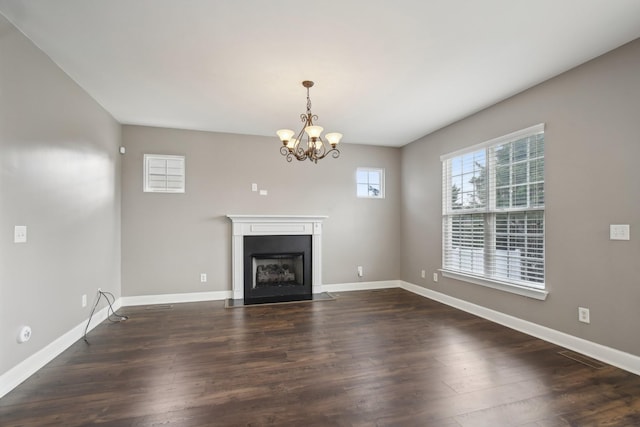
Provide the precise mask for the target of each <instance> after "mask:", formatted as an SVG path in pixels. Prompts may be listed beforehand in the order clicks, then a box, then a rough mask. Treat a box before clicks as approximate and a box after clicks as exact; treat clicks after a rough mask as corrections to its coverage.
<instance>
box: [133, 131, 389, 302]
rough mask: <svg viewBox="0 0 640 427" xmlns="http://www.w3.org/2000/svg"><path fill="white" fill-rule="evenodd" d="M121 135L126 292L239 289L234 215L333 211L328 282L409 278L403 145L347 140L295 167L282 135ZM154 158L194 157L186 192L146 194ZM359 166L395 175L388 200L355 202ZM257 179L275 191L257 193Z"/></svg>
mask: <svg viewBox="0 0 640 427" xmlns="http://www.w3.org/2000/svg"><path fill="white" fill-rule="evenodd" d="M122 135H123V142H124V145H125V146H126V149H127V154H126V155H125V156H124V161H123V170H122V179H123V182H122V286H123V295H125V296H138V295H157V294H173V293H184V292H209V291H226V290H230V289H231V223H230V221H229V219H228V218H227V217H226V215H227V214H301V215H315V214H319V215H328V216H329V218H328V219H327V220H326V221H325V223H324V228H323V248H322V249H323V253H322V257H323V271H322V275H323V283H325V284H331V283H349V282H357V281H359V280H362V281H377V280H394V279H397V278H398V277H399V276H400V257H399V253H400V236H399V234H400V225H399V219H400V149H397V148H385V147H373V146H365V145H354V144H346V145H343V146H342V150H341V151H342V154H341V156H340V158H339V159H338V160H335V159H332V158H327V159H324V160H321V161H320V162H319V163H318V164H312V163H310V162H309V161H305V162H298V161H295V160H294V162H292V163H287V161H286V160H285V158H284V157H282V156H281V155H280V152H279V149H280V145H281V143H280V142H279V140H278V139H277V137H276V136H275V135H274V136H273V137H259V136H248V135H233V134H222V133H212V132H198V131H187V130H172V129H162V128H152V127H141V126H124V127H123V134H122ZM145 153H148V154H179V155H185V156H186V193H185V194H158V193H143V191H142V176H143V155H144V154H145ZM358 166H369V167H383V168H385V169H386V188H387V191H386V194H387V197H386V198H385V199H382V200H379V199H378V200H372V199H358V198H357V197H356V195H355V194H356V185H355V172H356V168H357V167H358ZM252 183H257V184H258V187H259V188H260V189H265V190H267V191H268V195H267V196H260V195H259V194H258V193H256V192H252V191H251V184H252ZM358 265H362V266H363V267H364V272H365V274H364V277H363V278H362V279H358V277H357V275H356V268H357V266H358ZM200 273H207V275H208V282H207V283H200Z"/></svg>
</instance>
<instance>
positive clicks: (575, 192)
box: [402, 40, 640, 355]
mask: <svg viewBox="0 0 640 427" xmlns="http://www.w3.org/2000/svg"><path fill="white" fill-rule="evenodd" d="M540 122H544V123H546V133H545V141H546V178H545V179H546V266H547V272H546V283H547V289H548V290H549V292H550V295H549V297H548V299H547V300H546V301H537V300H533V299H528V298H525V297H521V296H516V295H512V294H508V293H504V292H500V291H496V290H492V289H488V288H484V287H481V286H477V285H472V284H468V283H464V282H460V281H457V280H453V279H446V278H441V279H440V281H439V282H438V283H434V282H432V280H431V273H432V272H435V271H436V270H437V269H438V268H439V267H440V266H441V238H442V233H441V219H442V211H441V206H442V202H441V170H442V169H441V163H440V160H439V157H440V155H442V154H445V153H449V152H452V151H454V150H457V149H460V148H464V147H466V146H469V145H472V144H475V143H479V142H482V141H485V140H488V139H491V138H494V137H497V136H501V135H504V134H507V133H509V132H512V131H515V130H518V129H522V128H525V127H527V126H530V125H533V124H536V123H540ZM639 135H640V40H635V41H634V42H632V43H630V44H627V45H625V46H623V47H621V48H619V49H617V50H615V51H613V52H610V53H608V54H606V55H604V56H602V57H599V58H597V59H595V60H593V61H591V62H589V63H587V64H584V65H582V66H580V67H578V68H576V69H574V70H571V71H569V72H567V73H565V74H562V75H560V76H558V77H557V78H554V79H551V80H549V81H547V82H545V83H543V84H540V85H538V86H537V87H534V88H532V89H530V90H528V91H526V92H523V93H521V94H519V95H517V96H514V97H512V98H510V99H508V100H506V101H504V102H501V103H499V104H497V105H495V106H492V107H490V108H488V109H486V110H484V111H482V112H480V113H478V114H475V115H473V116H471V117H469V118H467V119H465V120H462V121H460V122H457V123H455V124H453V125H451V126H449V127H446V128H444V129H441V130H440V131H438V132H435V133H433V134H431V135H428V136H426V137H424V138H421V139H420V140H418V141H415V142H414V143H412V144H410V145H408V146H405V147H404V148H403V150H402V183H403V184H402V185H403V186H402V189H403V195H404V197H403V202H402V203H403V209H402V238H403V240H402V242H403V246H402V253H403V257H402V279H403V280H405V281H407V282H410V283H414V284H417V285H421V286H424V287H427V288H430V289H434V290H436V291H438V292H442V293H445V294H448V295H451V296H454V297H456V298H460V299H463V300H466V301H469V302H472V303H475V304H479V305H481V306H485V307H488V308H491V309H494V310H497V311H500V312H503V313H507V314H510V315H513V316H515V317H518V318H522V319H525V320H529V321H531V322H534V323H538V324H541V325H545V326H548V327H550V328H553V329H556V330H559V331H563V332H566V333H569V334H571V335H574V336H577V337H582V338H585V339H587V340H590V341H593V342H596V343H600V344H603V345H606V346H609V347H613V348H616V349H619V350H622V351H625V352H628V353H631V354H634V355H640V339H638V330H637V328H638V325H640V310H639V309H638V307H640V168H639V167H638V165H637V162H638V159H640V136H639ZM609 224H630V225H631V240H630V241H610V240H609ZM421 269H426V270H428V271H429V273H430V274H428V275H427V279H421V278H420V270H421ZM578 306H583V307H588V308H589V309H590V310H591V324H588V325H587V324H583V323H579V322H578V321H577V308H578Z"/></svg>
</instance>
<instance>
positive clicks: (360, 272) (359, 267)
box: [358, 265, 364, 277]
mask: <svg viewBox="0 0 640 427" xmlns="http://www.w3.org/2000/svg"><path fill="white" fill-rule="evenodd" d="M362 276H364V270H363V269H362V266H361V265H359V266H358V277H362Z"/></svg>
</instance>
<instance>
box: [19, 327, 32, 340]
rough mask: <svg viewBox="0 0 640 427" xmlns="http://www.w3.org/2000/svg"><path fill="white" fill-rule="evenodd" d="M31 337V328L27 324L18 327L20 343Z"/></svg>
mask: <svg viewBox="0 0 640 427" xmlns="http://www.w3.org/2000/svg"><path fill="white" fill-rule="evenodd" d="M30 339H31V328H30V327H28V326H23V327H22V328H20V332H18V342H19V343H20V344H22V343H24V342H27V341H29V340H30Z"/></svg>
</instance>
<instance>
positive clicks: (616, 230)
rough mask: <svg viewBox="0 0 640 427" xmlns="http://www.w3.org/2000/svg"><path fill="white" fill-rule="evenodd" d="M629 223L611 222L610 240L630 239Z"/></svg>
mask: <svg viewBox="0 0 640 427" xmlns="http://www.w3.org/2000/svg"><path fill="white" fill-rule="evenodd" d="M630 234H631V233H630V230H629V224H611V225H610V226H609V239H610V240H630V238H631V235H630Z"/></svg>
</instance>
